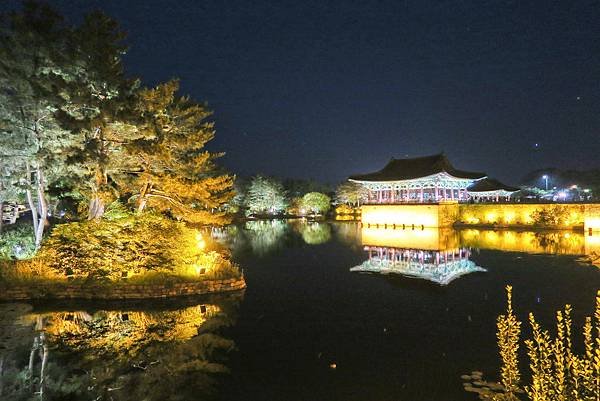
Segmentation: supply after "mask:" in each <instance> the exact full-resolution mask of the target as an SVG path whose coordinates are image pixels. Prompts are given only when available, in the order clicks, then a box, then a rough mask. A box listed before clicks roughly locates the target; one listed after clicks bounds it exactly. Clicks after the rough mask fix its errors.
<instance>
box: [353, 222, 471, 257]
mask: <svg viewBox="0 0 600 401" xmlns="http://www.w3.org/2000/svg"><path fill="white" fill-rule="evenodd" d="M361 244H362V245H366V246H381V247H390V248H405V249H425V250H435V251H443V250H449V249H457V248H458V247H459V240H458V232H457V231H455V230H453V229H451V228H442V229H439V228H425V229H420V228H416V229H414V230H413V229H410V228H408V229H404V230H402V229H396V230H393V229H389V228H388V229H385V228H381V226H380V227H379V228H376V227H372V226H371V227H366V226H364V225H363V227H362V228H361Z"/></svg>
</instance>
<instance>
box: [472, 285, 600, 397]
mask: <svg viewBox="0 0 600 401" xmlns="http://www.w3.org/2000/svg"><path fill="white" fill-rule="evenodd" d="M511 292H512V288H511V287H510V286H509V287H507V294H508V306H507V312H506V314H504V315H501V316H499V317H498V323H497V326H498V333H497V336H498V347H499V350H500V357H501V359H502V368H501V371H500V376H501V382H500V384H494V383H492V384H490V383H485V384H486V386H485V387H481V388H477V389H476V390H477V392H479V395H480V399H482V400H494V401H518V400H522V399H528V400H531V401H597V400H600V291H599V292H598V295H597V297H596V311H595V314H594V316H593V318H592V317H587V318H586V320H585V324H584V326H583V341H584V351H583V353H582V354H579V355H578V354H576V353H575V352H574V350H573V345H572V324H571V307H570V305H566V306H565V309H564V311H558V312H557V313H556V336H555V337H554V336H552V335H551V334H550V332H549V331H548V330H545V329H543V328H542V327H541V326H540V325H539V323H538V322H537V321H536V320H535V317H534V316H533V314H531V313H530V314H529V323H530V325H531V328H532V331H533V336H532V338H530V339H527V340H525V345H526V348H527V356H528V358H529V369H530V373H531V382H530V383H529V384H526V385H523V383H521V375H520V372H519V361H518V349H519V340H520V339H519V336H520V333H521V322H519V321H518V319H517V318H516V316H515V315H514V313H513V309H512V294H511ZM479 382H480V380H479ZM480 383H481V382H480ZM466 388H468V391H473V390H474V388H473V387H471V386H470V385H467V386H466ZM490 389H494V390H495V391H493V390H490ZM523 394H525V395H526V397H527V398H525V395H523Z"/></svg>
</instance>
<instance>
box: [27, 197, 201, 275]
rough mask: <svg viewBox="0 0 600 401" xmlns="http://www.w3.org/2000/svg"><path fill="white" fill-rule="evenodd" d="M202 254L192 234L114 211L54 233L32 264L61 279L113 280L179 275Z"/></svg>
mask: <svg viewBox="0 0 600 401" xmlns="http://www.w3.org/2000/svg"><path fill="white" fill-rule="evenodd" d="M202 254H203V252H202V250H201V249H199V248H198V247H197V241H196V231H195V230H193V229H190V228H186V227H185V226H184V225H183V224H182V223H178V222H174V221H172V220H169V219H166V218H164V217H161V216H157V215H153V214H150V213H146V214H143V215H141V216H139V215H135V214H133V213H131V212H129V211H127V210H126V209H125V208H124V207H122V206H120V205H116V206H113V207H111V208H109V209H108V211H107V212H106V213H105V216H104V217H103V218H102V219H98V220H92V221H85V222H74V223H67V224H61V225H59V226H57V227H55V228H54V230H53V231H52V233H51V234H50V236H49V238H48V239H47V242H46V246H44V248H42V250H41V252H40V253H39V254H38V257H37V258H36V259H37V260H41V261H43V262H44V264H45V265H46V266H47V267H49V268H51V269H53V270H55V271H56V272H58V273H59V274H60V275H63V276H65V275H69V276H75V277H85V278H93V279H102V278H105V279H110V280H119V279H120V278H121V277H123V275H127V274H130V275H132V274H139V273H143V272H147V271H160V272H175V271H176V270H178V271H185V270H186V267H190V268H191V267H192V266H193V265H194V263H196V262H197V260H198V258H200V257H201V256H202Z"/></svg>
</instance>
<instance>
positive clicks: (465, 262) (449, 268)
mask: <svg viewBox="0 0 600 401" xmlns="http://www.w3.org/2000/svg"><path fill="white" fill-rule="evenodd" d="M361 244H362V246H363V247H364V250H365V251H367V254H368V259H367V260H366V261H365V262H363V263H362V264H361V265H359V266H356V267H353V268H352V269H350V270H351V271H358V272H371V273H381V274H390V273H397V274H401V275H404V276H408V277H417V278H423V279H426V280H429V281H432V282H435V283H438V284H441V285H446V284H448V283H449V282H451V281H452V280H454V279H456V278H458V277H460V276H463V275H465V274H469V273H472V272H476V271H485V269H483V268H481V267H478V266H476V265H475V263H474V262H472V261H471V260H469V258H470V256H471V249H473V248H474V249H490V250H498V251H504V252H524V253H534V254H549V255H576V256H582V255H586V256H587V257H589V258H590V259H592V260H596V261H600V236H598V235H595V236H589V235H584V233H581V232H575V231H548V232H534V231H510V230H504V231H494V230H477V229H466V230H460V231H455V230H453V229H437V228H425V229H417V230H411V229H408V230H406V229H405V230H401V229H386V228H371V227H365V226H363V227H362V228H361Z"/></svg>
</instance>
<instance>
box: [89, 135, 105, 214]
mask: <svg viewBox="0 0 600 401" xmlns="http://www.w3.org/2000/svg"><path fill="white" fill-rule="evenodd" d="M97 132H100V131H98V130H97ZM95 175H96V176H95V182H94V193H93V194H92V198H91V199H90V206H89V210H88V220H95V219H99V218H100V217H102V216H103V215H104V209H105V201H104V199H103V198H102V191H103V190H105V189H106V187H107V186H108V175H107V173H106V170H105V169H104V167H103V166H97V167H96V174H95Z"/></svg>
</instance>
